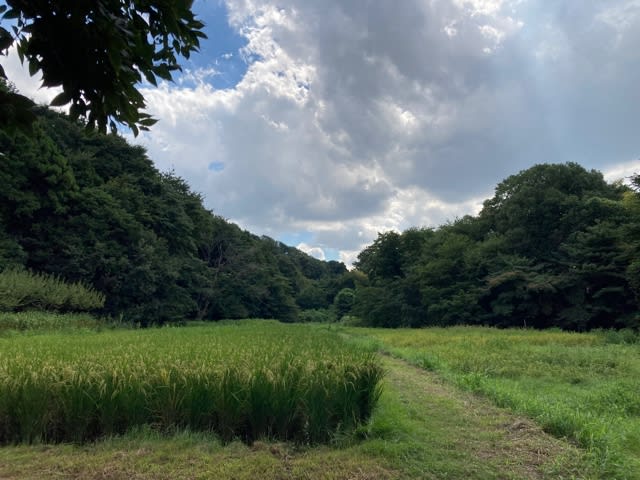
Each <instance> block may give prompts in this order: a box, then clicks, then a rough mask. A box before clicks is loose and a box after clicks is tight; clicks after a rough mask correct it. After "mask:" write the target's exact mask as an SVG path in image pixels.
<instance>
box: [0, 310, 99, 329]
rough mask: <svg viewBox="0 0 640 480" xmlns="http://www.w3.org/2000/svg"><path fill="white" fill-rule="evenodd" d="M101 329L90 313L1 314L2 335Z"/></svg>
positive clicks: (30, 311)
mask: <svg viewBox="0 0 640 480" xmlns="http://www.w3.org/2000/svg"><path fill="white" fill-rule="evenodd" d="M96 328H101V323H100V322H98V321H97V320H96V319H95V318H94V317H93V316H91V315H90V314H88V313H58V312H43V311H34V310H29V311H26V312H0V333H6V334H11V333H13V332H49V331H53V330H77V329H96Z"/></svg>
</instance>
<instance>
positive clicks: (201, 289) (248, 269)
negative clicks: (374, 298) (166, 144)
mask: <svg viewBox="0 0 640 480" xmlns="http://www.w3.org/2000/svg"><path fill="white" fill-rule="evenodd" d="M34 108H35V107H34ZM35 111H36V113H37V116H38V120H37V121H36V122H35V124H34V125H33V130H32V132H23V131H20V130H16V129H5V130H0V158H1V160H0V183H1V184H2V188H1V189H0V270H2V269H4V268H7V267H26V268H28V269H31V270H33V271H35V272H45V273H50V274H55V275H58V276H60V277H61V278H62V279H65V280H68V281H73V282H75V281H82V282H84V283H85V284H88V285H92V286H93V287H94V288H96V289H97V290H98V291H100V292H102V293H104V294H105V295H106V303H105V307H104V309H103V311H102V313H103V314H106V315H111V316H115V317H121V318H122V319H123V320H125V321H130V322H137V323H140V324H142V325H148V324H154V323H165V322H175V321H182V320H185V319H205V320H206V319H210V320H214V319H221V318H241V317H242V318H245V317H259V318H278V319H281V320H284V321H294V320H296V319H297V318H298V314H299V312H300V311H301V310H303V309H324V308H328V307H329V306H330V305H331V304H332V302H333V298H334V297H335V295H336V294H337V293H338V292H339V291H340V290H341V289H342V288H344V287H351V288H353V287H354V282H353V279H352V277H351V275H350V274H349V272H347V269H346V268H345V266H344V264H342V263H339V262H335V261H331V262H323V261H320V260H317V259H315V258H313V257H311V256H309V255H307V254H305V253H303V252H301V251H299V250H297V249H295V248H292V247H289V246H286V245H284V244H282V243H280V242H278V241H275V240H273V239H271V238H268V237H258V236H256V235H253V234H251V233H249V232H246V231H243V230H242V229H240V228H239V227H238V226H237V225H234V224H232V223H230V222H228V221H226V220H225V219H223V218H221V217H220V216H217V215H215V214H213V213H212V212H210V211H208V210H207V209H206V208H205V207H204V206H203V203H202V197H201V196H200V195H199V194H197V193H195V192H193V191H192V190H191V189H190V187H189V185H187V183H186V182H185V181H184V180H183V179H181V178H179V177H177V176H176V175H174V174H173V173H162V172H159V171H158V170H157V169H156V168H155V167H154V165H153V163H152V162H151V160H150V159H149V158H148V157H147V155H146V153H145V150H144V149H143V148H141V147H138V146H131V145H129V144H127V142H126V141H125V140H124V139H122V138H121V137H118V136H115V135H102V134H98V133H96V132H91V131H87V130H86V129H85V128H84V127H83V125H81V124H78V123H74V122H71V121H70V120H68V119H67V118H66V117H65V116H64V115H62V114H59V113H55V112H53V111H51V110H48V109H46V108H39V107H38V108H35Z"/></svg>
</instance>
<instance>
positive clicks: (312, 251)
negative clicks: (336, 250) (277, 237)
mask: <svg viewBox="0 0 640 480" xmlns="http://www.w3.org/2000/svg"><path fill="white" fill-rule="evenodd" d="M296 248H297V249H298V250H301V251H303V252H304V253H307V254H309V255H311V256H312V257H315V258H317V259H318V260H325V259H326V257H325V255H324V250H322V248H320V247H312V246H311V245H307V244H306V243H304V242H302V243H299V244H298V245H296Z"/></svg>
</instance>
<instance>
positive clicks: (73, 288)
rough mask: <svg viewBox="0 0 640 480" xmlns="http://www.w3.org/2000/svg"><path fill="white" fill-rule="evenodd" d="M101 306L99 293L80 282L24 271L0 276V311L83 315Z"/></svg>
mask: <svg viewBox="0 0 640 480" xmlns="http://www.w3.org/2000/svg"><path fill="white" fill-rule="evenodd" d="M104 302H105V298H104V295H103V294H102V293H100V292H97V291H96V290H94V289H93V288H90V287H87V286H85V285H83V284H82V283H79V282H76V283H71V284H70V283H66V282H64V281H62V280H61V279H59V278H56V277H54V276H51V275H46V274H37V273H33V272H29V271H24V270H5V271H3V272H0V311H20V310H28V309H33V310H54V311H62V312H86V311H91V310H98V309H100V308H102V307H103V306H104Z"/></svg>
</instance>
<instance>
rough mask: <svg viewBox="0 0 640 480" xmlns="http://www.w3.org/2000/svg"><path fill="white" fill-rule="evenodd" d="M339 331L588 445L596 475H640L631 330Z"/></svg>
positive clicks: (638, 348) (638, 399)
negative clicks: (577, 331)
mask: <svg viewBox="0 0 640 480" xmlns="http://www.w3.org/2000/svg"><path fill="white" fill-rule="evenodd" d="M345 333H346V334H348V335H349V336H350V337H352V338H354V339H356V340H357V341H358V342H360V343H362V344H366V345H368V348H376V349H380V350H382V351H386V352H388V353H390V354H391V355H393V356H396V357H398V358H402V359H404V360H406V361H408V362H410V363H412V364H414V365H416V366H418V367H420V368H422V369H425V370H429V371H432V372H435V373H436V374H437V375H438V376H439V377H441V378H444V379H445V380H446V381H447V382H450V383H453V384H455V385H456V386H458V387H460V388H463V389H465V390H469V391H471V392H474V393H478V394H481V395H483V396H485V397H487V398H489V399H491V400H492V401H493V402H494V403H495V404H496V405H498V406H501V407H506V408H508V409H510V410H511V411H513V412H515V413H518V414H523V415H525V416H527V417H530V418H532V419H533V420H534V421H535V422H536V423H538V424H539V425H540V426H541V427H542V428H543V429H544V430H545V431H547V432H549V433H551V434H552V435H554V436H557V437H560V438H566V439H568V440H569V441H571V442H574V443H575V444H577V445H579V446H580V447H581V448H583V449H584V450H586V452H587V457H588V459H589V462H590V463H591V465H592V466H593V468H594V469H595V471H597V472H599V475H600V476H601V477H602V478H640V343H638V336H637V334H635V333H633V332H631V331H620V332H615V331H609V332H591V333H570V332H562V331H558V330H547V331H536V330H523V329H507V330H499V329H493V328H481V327H451V328H426V329H419V330H406V329H398V330H383V329H361V328H350V329H347V330H345Z"/></svg>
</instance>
